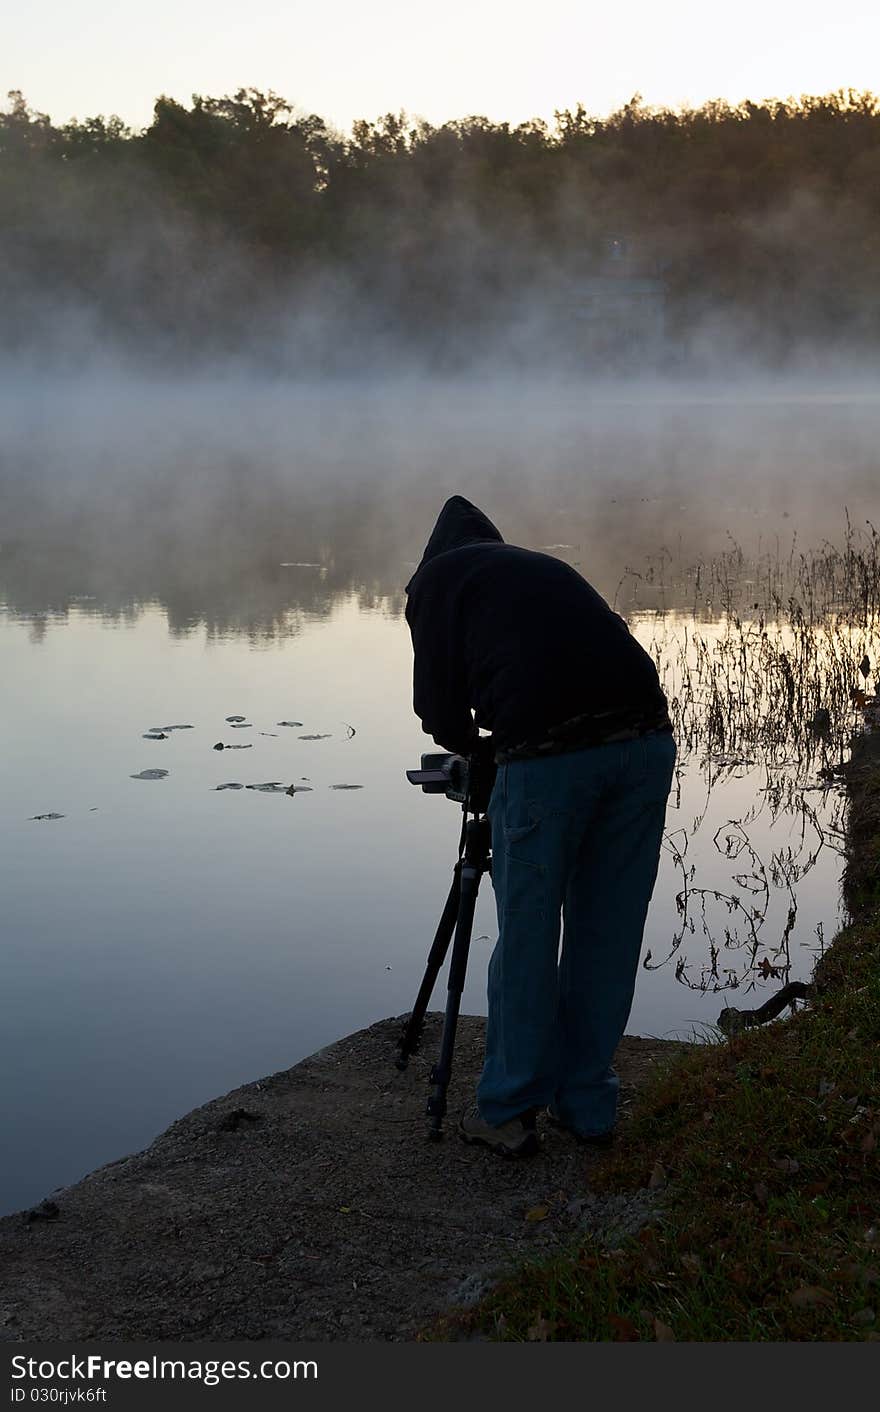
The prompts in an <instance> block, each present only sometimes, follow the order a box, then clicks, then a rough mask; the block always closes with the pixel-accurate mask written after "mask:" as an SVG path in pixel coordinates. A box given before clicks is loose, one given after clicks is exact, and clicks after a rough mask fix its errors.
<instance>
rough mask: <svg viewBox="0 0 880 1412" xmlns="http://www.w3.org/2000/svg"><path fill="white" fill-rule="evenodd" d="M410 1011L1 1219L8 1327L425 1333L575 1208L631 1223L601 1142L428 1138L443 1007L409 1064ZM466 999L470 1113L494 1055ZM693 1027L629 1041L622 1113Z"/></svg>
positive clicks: (638, 1209) (183, 1333) (27, 1331)
mask: <svg viewBox="0 0 880 1412" xmlns="http://www.w3.org/2000/svg"><path fill="white" fill-rule="evenodd" d="M400 1023H401V1022H400V1020H385V1021H382V1022H380V1023H379V1024H376V1025H373V1026H371V1027H370V1028H369V1029H366V1030H362V1031H360V1032H359V1033H357V1034H354V1035H350V1036H349V1037H348V1038H346V1039H342V1040H340V1041H339V1042H338V1043H336V1044H334V1045H331V1046H330V1047H329V1048H328V1049H324V1050H321V1051H320V1052H319V1053H318V1054H315V1055H312V1056H311V1057H310V1058H308V1059H305V1060H304V1061H303V1062H302V1063H300V1064H297V1065H295V1066H294V1067H293V1068H292V1069H287V1070H285V1071H283V1072H281V1073H278V1074H273V1075H272V1076H271V1077H269V1078H265V1079H261V1080H259V1081H258V1082H257V1083H251V1084H246V1085H245V1086H244V1087H242V1088H239V1089H236V1090H235V1091H234V1092H232V1093H228V1094H226V1095H225V1096H224V1097H222V1098H218V1099H216V1100H215V1101H214V1102H212V1103H208V1104H206V1105H205V1106H204V1107H202V1108H198V1109H196V1110H195V1111H194V1112H192V1113H190V1114H188V1115H187V1116H186V1117H185V1118H181V1119H180V1120H179V1121H178V1122H176V1123H174V1124H173V1125H172V1126H171V1127H170V1128H169V1129H168V1130H167V1132H165V1133H163V1134H162V1135H161V1137H159V1138H157V1140H156V1141H155V1142H154V1143H153V1144H152V1146H150V1147H149V1148H147V1149H146V1151H144V1152H141V1153H138V1154H136V1155H134V1156H130V1157H126V1158H123V1159H122V1160H121V1161H118V1162H113V1163H111V1164H109V1165H108V1166H106V1167H102V1168H100V1169H99V1170H98V1171H96V1172H93V1173H92V1174H91V1175H90V1176H88V1177H85V1178H84V1179H83V1181H81V1182H78V1183H77V1184H76V1185H75V1186H71V1187H67V1188H65V1189H63V1190H61V1191H58V1192H54V1193H52V1195H51V1197H50V1198H49V1203H48V1204H47V1203H44V1208H43V1209H41V1208H35V1210H34V1211H33V1212H31V1213H29V1214H28V1213H20V1214H18V1215H14V1216H7V1217H5V1218H4V1219H3V1220H2V1221H0V1270H2V1274H0V1338H2V1339H4V1340H7V1341H17V1340H41V1341H47V1340H85V1339H91V1340H97V1339H115V1340H123V1339H145V1340H160V1339H167V1340H175V1339H218V1340H223V1339H260V1338H275V1339H288V1340H307V1339H321V1340H324V1339H358V1340H368V1339H389V1340H408V1339H412V1338H414V1337H415V1336H416V1334H417V1332H418V1330H419V1329H420V1327H421V1326H422V1325H424V1323H425V1322H426V1321H427V1320H429V1319H431V1318H432V1317H433V1316H434V1315H435V1314H436V1313H437V1312H439V1311H440V1310H442V1309H444V1308H446V1307H447V1306H448V1305H449V1304H450V1303H467V1302H470V1301H473V1300H474V1299H475V1298H476V1297H477V1296H478V1295H479V1294H480V1292H481V1290H482V1289H483V1288H484V1286H485V1282H486V1281H487V1279H489V1277H490V1276H492V1275H493V1274H495V1273H496V1272H498V1271H500V1270H503V1269H504V1268H505V1267H507V1266H508V1265H510V1264H511V1263H513V1264H516V1263H517V1262H520V1261H521V1260H522V1259H523V1257H525V1256H528V1255H531V1254H535V1253H537V1252H538V1251H550V1250H552V1249H553V1248H554V1247H555V1246H556V1245H557V1244H558V1243H559V1242H560V1241H561V1240H564V1239H565V1238H566V1237H568V1236H570V1235H571V1233H572V1231H573V1230H574V1229H575V1228H576V1227H577V1226H580V1227H585V1228H589V1229H593V1230H596V1231H597V1232H599V1233H600V1235H601V1236H602V1237H604V1238H607V1239H610V1240H611V1241H612V1242H613V1241H614V1238H615V1234H616V1233H621V1234H622V1233H624V1232H626V1231H632V1230H633V1229H636V1228H638V1226H639V1225H640V1224H641V1223H642V1222H643V1221H644V1220H645V1219H646V1216H647V1214H648V1213H649V1211H650V1209H651V1204H652V1196H651V1194H650V1193H648V1192H635V1193H629V1194H627V1195H624V1196H613V1195H612V1196H609V1195H604V1196H602V1197H599V1196H596V1195H591V1192H590V1173H591V1170H593V1169H594V1167H595V1164H596V1162H597V1161H600V1160H601V1158H600V1157H597V1156H596V1155H594V1154H592V1153H586V1152H585V1151H584V1150H583V1149H581V1148H579V1147H577V1146H576V1145H575V1143H574V1142H573V1141H572V1139H571V1138H569V1137H567V1136H566V1135H565V1134H559V1133H557V1132H555V1131H550V1132H549V1133H548V1134H547V1138H546V1145H545V1150H544V1152H543V1153H542V1154H541V1155H540V1156H538V1157H536V1158H534V1159H532V1160H528V1161H504V1160H503V1159H501V1158H496V1157H494V1156H493V1155H492V1154H491V1153H488V1152H486V1151H484V1150H483V1149H481V1148H476V1147H469V1146H466V1145H465V1144H463V1143H461V1142H460V1141H459V1140H458V1139H457V1138H456V1137H455V1136H454V1135H453V1134H452V1133H451V1132H450V1134H449V1135H448V1136H447V1138H446V1139H445V1140H444V1141H443V1142H442V1143H439V1144H434V1143H428V1142H427V1141H426V1140H425V1123H424V1117H423V1115H424V1103H425V1097H426V1093H427V1075H428V1070H429V1068H430V1065H431V1062H432V1061H433V1059H434V1057H435V1056H436V1052H437V1047H438V1043H439V1033H440V1020H439V1017H437V1016H431V1017H429V1023H428V1027H427V1034H426V1040H425V1044H424V1046H423V1051H422V1053H421V1054H420V1055H417V1056H416V1057H415V1058H414V1059H413V1060H412V1061H411V1063H410V1067H409V1070H408V1071H407V1072H405V1073H399V1072H398V1071H397V1070H396V1069H395V1067H394V1064H393V1057H394V1042H395V1040H396V1038H397V1035H398V1033H399V1030H400ZM484 1024H485V1022H484V1021H483V1020H482V1019H479V1018H474V1017H465V1018H463V1019H462V1022H461V1027H460V1031H459V1040H458V1044H457V1048H456V1071H455V1074H454V1077H453V1083H452V1086H451V1088H450V1115H451V1118H452V1119H453V1121H450V1122H449V1124H448V1126H449V1127H450V1128H451V1127H453V1126H454V1117H455V1116H457V1114H458V1112H459V1111H460V1109H461V1107H462V1106H463V1104H464V1103H465V1102H466V1101H467V1100H468V1099H469V1098H470V1096H471V1093H472V1089H473V1084H474V1082H475V1079H476V1076H477V1073H478V1070H479V1066H480V1062H481V1058H482V1046H483V1037H484ZM683 1047H686V1046H682V1045H678V1044H674V1043H667V1042H664V1041H659V1040H646V1039H633V1038H626V1039H624V1041H623V1043H622V1045H621V1049H620V1052H619V1054H618V1059H617V1067H618V1070H619V1072H620V1075H621V1079H622V1082H623V1105H622V1119H621V1121H622V1123H624V1124H625V1123H626V1120H627V1109H628V1106H629V1104H630V1102H631V1101H632V1098H633V1095H634V1094H635V1092H636V1091H637V1089H638V1088H639V1086H640V1085H641V1084H642V1083H643V1082H644V1081H645V1079H646V1078H647V1077H648V1076H649V1075H651V1074H653V1073H654V1072H655V1071H656V1069H657V1067H658V1064H660V1063H662V1061H663V1060H664V1059H665V1058H666V1057H667V1056H668V1055H670V1054H674V1053H675V1052H676V1051H677V1050H679V1049H681V1048H683Z"/></svg>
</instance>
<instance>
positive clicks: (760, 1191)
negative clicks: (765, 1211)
mask: <svg viewBox="0 0 880 1412" xmlns="http://www.w3.org/2000/svg"><path fill="white" fill-rule="evenodd" d="M753 1190H754V1193H755V1200H756V1201H757V1203H758V1205H759V1206H766V1205H767V1202H768V1201H769V1200H770V1192H769V1191H768V1189H767V1186H766V1183H764V1182H755V1185H754V1188H753Z"/></svg>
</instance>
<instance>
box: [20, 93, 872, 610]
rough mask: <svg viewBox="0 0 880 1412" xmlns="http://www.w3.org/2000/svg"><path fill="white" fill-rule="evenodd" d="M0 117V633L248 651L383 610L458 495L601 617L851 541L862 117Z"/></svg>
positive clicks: (269, 102) (286, 110)
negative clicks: (234, 628) (149, 604)
mask: <svg viewBox="0 0 880 1412" xmlns="http://www.w3.org/2000/svg"><path fill="white" fill-rule="evenodd" d="M10 97H11V103H10V109H9V111H8V112H7V113H6V114H5V115H2V117H0V192H2V194H3V197H4V203H5V208H6V210H7V212H8V216H9V219H8V221H7V222H6V224H5V225H4V230H3V232H2V235H0V253H2V257H3V259H2V266H0V271H2V272H0V296H2V299H0V332H2V343H0V350H2V351H0V495H2V503H3V517H2V528H0V555H2V557H0V578H2V586H3V591H4V594H5V596H6V599H7V603H8V605H9V606H11V607H12V608H13V609H14V610H15V611H18V612H20V613H22V614H24V615H26V616H27V615H28V614H30V615H33V616H34V618H35V620H38V618H39V615H40V614H41V613H45V612H64V611H66V608H67V607H68V606H69V605H70V603H71V602H72V601H74V600H75V599H77V598H80V599H89V600H97V601H100V602H101V603H103V604H104V605H105V606H106V608H107V609H108V611H111V612H116V611H119V612H126V611H131V610H133V609H134V608H135V607H136V605H137V604H138V603H139V602H143V601H148V600H150V601H151V600H153V599H156V598H159V599H161V600H162V601H163V602H165V604H166V606H167V607H168V611H169V620H170V622H171V625H172V627H173V628H174V629H178V628H179V629H181V630H185V629H186V627H187V626H188V625H191V624H192V623H193V622H194V621H200V620H204V621H205V622H207V623H208V624H209V625H211V626H213V627H215V628H217V630H221V629H222V628H223V625H224V624H230V623H233V624H238V626H239V627H240V628H241V629H242V630H248V631H255V632H270V633H271V632H274V631H276V630H279V624H280V623H281V622H282V621H287V619H286V617H285V613H286V607H287V606H289V600H290V594H291V591H292V585H293V582H294V580H296V584H295V594H296V595H297V602H298V603H300V604H301V606H302V607H303V609H304V610H305V611H309V612H326V611H328V608H329V605H331V604H332V603H333V602H334V601H335V600H336V599H337V598H338V597H339V595H340V594H344V593H352V592H355V593H357V594H359V595H360V596H361V598H362V599H363V600H364V601H365V602H370V601H375V600H376V599H383V600H387V602H388V603H389V604H390V605H391V607H392V609H399V607H400V604H401V593H402V587H403V585H404V584H405V582H406V579H407V578H408V576H409V572H411V567H412V563H413V561H415V560H417V559H418V557H419V555H420V553H421V548H422V546H423V544H424V541H425V539H426V537H427V533H428V531H429V529H430V525H431V523H432V522H433V519H434V517H435V515H436V513H437V510H438V509H439V506H440V505H441V504H442V502H443V500H444V499H445V498H446V496H447V495H449V494H452V493H455V492H460V493H464V494H466V495H468V496H469V497H470V498H472V499H474V500H476V501H478V502H479V503H480V504H481V505H483V506H484V508H485V509H486V510H487V512H488V513H489V514H490V515H492V516H493V518H495V519H496V520H497V522H498V523H499V525H500V527H501V529H502V532H503V533H504V534H505V535H506V537H508V538H510V539H513V540H518V541H519V542H522V543H527V544H530V545H533V546H539V545H551V546H553V545H555V546H557V548H556V550H555V552H558V553H560V554H561V555H563V556H564V557H568V558H570V559H571V560H572V561H573V562H575V563H577V564H578V567H580V568H581V570H582V572H584V573H585V574H586V575H587V577H589V578H590V579H591V580H592V581H593V582H595V583H596V584H597V586H598V587H599V588H600V589H601V590H602V591H604V592H606V593H608V594H609V595H610V594H612V593H613V592H614V590H615V586H616V585H617V584H618V582H619V580H620V577H621V574H622V573H623V572H624V570H625V569H626V568H627V567H628V566H630V567H633V568H634V569H635V570H636V571H639V570H640V569H643V568H644V565H645V562H646V560H648V559H650V557H651V556H656V555H657V554H658V553H661V552H664V553H668V554H670V555H671V554H673V553H675V555H677V556H678V558H679V559H682V560H687V559H688V558H691V559H698V558H700V557H701V556H704V555H707V554H711V553H712V552H715V551H718V550H723V549H724V548H725V547H726V546H727V545H728V544H729V543H730V539H731V537H734V538H735V539H736V540H737V541H738V542H740V541H741V542H743V543H744V546H745V547H746V548H747V549H749V550H750V551H754V552H760V551H761V549H762V548H763V549H765V550H766V548H767V546H768V543H769V542H770V540H771V538H772V537H773V536H775V537H776V539H777V542H779V540H780V536H781V537H782V539H790V538H791V536H793V535H795V534H799V535H800V536H802V540H801V542H806V543H811V542H812V543H815V542H818V541H821V540H822V539H824V538H826V537H828V536H829V535H830V536H833V535H834V534H835V533H838V532H839V531H840V530H841V528H842V524H843V519H844V511H845V508H846V510H848V511H849V512H850V513H851V514H853V515H854V516H856V517H857V516H858V514H859V513H861V511H860V508H859V507H860V506H863V505H864V506H867V507H868V508H867V509H866V510H865V513H866V514H867V513H870V505H869V502H870V496H871V490H872V485H873V482H874V480H875V478H876V452H875V448H876V445H877V441H878V438H877V432H878V420H880V401H878V399H877V397H876V395H875V391H874V389H875V388H876V386H877V371H878V370H877V363H876V347H877V334H878V332H880V304H878V301H877V298H876V288H877V287H878V285H877V274H878V271H877V269H876V260H877V254H876V248H875V242H874V240H873V229H874V224H875V221H876V211H875V209H874V206H875V201H876V183H873V184H872V183H870V182H869V181H867V180H866V176H869V175H870V171H871V170H873V168H872V166H871V164H872V162H874V161H875V156H874V155H873V154H875V152H876V137H877V133H878V132H880V113H878V105H877V102H876V100H875V99H874V98H873V97H872V96H871V95H858V94H853V93H849V94H846V93H841V94H837V95H829V96H827V97H825V98H821V99H819V98H816V99H802V100H801V101H800V103H799V104H791V103H789V104H781V103H769V104H764V105H754V104H744V105H742V106H741V107H740V108H738V109H731V108H728V107H726V106H725V105H723V104H710V105H706V106H705V107H704V108H703V109H700V110H698V111H694V112H691V111H685V112H681V113H677V114H674V113H670V112H668V111H666V110H653V109H647V108H645V107H643V106H642V105H640V103H639V102H638V101H637V100H633V103H631V104H629V105H627V106H626V108H625V109H623V110H621V112H619V113H617V114H614V115H612V116H611V118H608V119H605V120H598V119H595V118H591V117H590V116H589V115H588V114H587V113H586V112H585V110H584V109H583V108H578V109H577V110H575V111H573V112H566V113H561V114H559V115H558V118H557V125H556V130H555V131H552V132H551V131H549V130H548V129H547V127H546V126H545V125H544V124H541V123H537V122H535V123H528V124H521V125H520V126H519V127H516V128H511V127H509V125H506V124H492V123H489V122H488V120H486V119H483V118H476V117H475V118H473V119H469V120H467V121H466V122H461V123H450V124H446V125H444V126H443V127H440V128H431V127H430V126H429V125H427V124H423V123H422V124H418V123H413V122H410V121H409V120H408V119H406V117H405V115H386V117H384V118H382V119H380V120H378V121H376V122H372V123H370V122H362V123H358V124H355V127H354V129H353V132H352V134H351V135H349V136H345V135H343V134H339V133H336V132H334V131H332V129H330V128H329V127H328V126H327V125H326V124H325V123H324V122H323V121H322V120H321V119H320V118H319V117H317V116H314V115H312V116H308V117H306V116H297V115H296V114H295V110H294V109H293V108H292V107H291V105H289V104H287V103H285V102H284V101H283V100H282V99H279V98H277V97H276V96H275V95H271V94H270V95H264V94H260V93H258V92H257V91H255V90H241V91H240V92H239V93H237V94H236V95H235V97H234V98H224V99H207V98H200V97H196V98H194V100H193V104H192V106H191V108H189V109H187V108H184V107H182V106H181V105H179V104H176V103H174V102H172V101H171V100H168V99H162V98H160V99H159V100H158V101H157V104H156V109H155V115H154V121H153V123H152V125H151V126H150V128H148V129H147V130H145V131H144V132H143V133H132V132H130V131H129V130H128V129H126V128H125V127H124V125H122V124H121V123H120V122H119V120H118V119H113V118H110V119H105V118H93V119H88V120H85V121H81V122H73V123H70V124H68V125H67V126H66V127H64V128H55V127H53V126H52V125H51V124H50V123H49V121H48V119H47V118H45V117H43V116H42V115H40V114H38V113H34V112H33V111H32V110H30V109H29V108H28V106H27V103H26V101H25V100H24V99H23V98H22V97H21V95H18V94H13V95H11V96H10ZM303 563H306V564H309V563H317V564H319V565H320V572H318V573H314V572H313V573H311V574H308V573H306V572H305V571H303V572H298V571H296V572H294V571H293V568H292V566H295V565H297V564H303ZM633 581H634V580H633Z"/></svg>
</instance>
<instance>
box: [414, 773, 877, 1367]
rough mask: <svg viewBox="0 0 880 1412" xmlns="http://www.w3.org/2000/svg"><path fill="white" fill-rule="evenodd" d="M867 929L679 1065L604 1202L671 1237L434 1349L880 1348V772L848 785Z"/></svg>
mask: <svg viewBox="0 0 880 1412" xmlns="http://www.w3.org/2000/svg"><path fill="white" fill-rule="evenodd" d="M849 790H850V803H849V811H850V819H849V829H848V845H847V849H848V867H847V873H846V876H845V889H846V897H847V905H848V908H849V911H850V915H851V916H852V917H853V921H852V922H851V924H850V925H849V926H847V927H846V928H845V929H844V930H843V931H841V932H840V933H839V934H838V936H837V937H836V938H835V940H834V943H833V946H831V947H830V948H829V949H828V950H827V951H826V952H825V954H824V955H823V957H822V958H821V959H820V961H819V963H818V966H817V968H816V973H815V977H814V979H815V982H816V991H817V994H816V1000H815V1003H814V1004H813V1005H812V1006H811V1008H809V1009H808V1010H802V1011H800V1012H799V1013H797V1014H796V1015H794V1016H792V1017H791V1018H790V1019H787V1020H779V1021H775V1022H774V1023H772V1024H770V1025H768V1026H765V1027H763V1028H760V1029H752V1030H749V1031H746V1032H744V1033H743V1034H741V1035H739V1036H737V1037H736V1038H734V1039H732V1040H730V1041H729V1042H724V1043H719V1044H709V1045H700V1046H695V1048H694V1050H693V1051H692V1052H689V1053H686V1054H685V1055H684V1056H683V1057H682V1058H681V1059H679V1060H676V1061H671V1062H670V1065H669V1067H668V1068H667V1069H666V1070H665V1072H663V1073H662V1074H660V1075H658V1077H657V1078H656V1079H655V1081H654V1082H653V1083H652V1085H651V1086H650V1087H649V1088H648V1089H646V1090H645V1091H644V1092H643V1093H642V1095H641V1097H640V1100H639V1103H638V1107H637V1111H636V1115H635V1117H634V1118H633V1120H632V1121H631V1122H630V1123H628V1124H627V1127H626V1131H625V1134H624V1135H623V1136H622V1140H621V1144H620V1148H619V1150H618V1152H617V1153H616V1154H615V1155H614V1157H613V1158H612V1159H611V1160H609V1161H607V1162H606V1163H605V1164H603V1166H602V1167H601V1169H600V1170H599V1171H598V1173H596V1175H595V1176H593V1177H592V1185H593V1187H594V1188H597V1187H598V1188H600V1189H602V1188H604V1189H605V1190H609V1191H620V1190H627V1189H630V1190H636V1189H640V1188H644V1187H648V1186H653V1187H655V1188H659V1187H660V1186H662V1189H663V1200H662V1210H661V1215H660V1218H659V1220H658V1221H657V1222H656V1223H655V1224H654V1225H652V1226H650V1227H648V1228H645V1229H644V1230H643V1231H642V1232H641V1233H640V1235H639V1236H637V1237H634V1238H631V1239H628V1240H626V1241H624V1242H623V1243H621V1245H620V1246H619V1247H618V1248H616V1249H612V1250H608V1249H603V1248H602V1247H601V1246H600V1245H598V1244H596V1243H594V1242H593V1241H591V1240H587V1239H581V1240H579V1241H576V1242H574V1243H573V1244H572V1246H571V1248H570V1250H568V1251H567V1252H566V1253H565V1255H564V1256H559V1257H557V1258H555V1259H553V1260H552V1261H550V1262H545V1263H541V1264H532V1265H529V1266H526V1267H525V1268H524V1269H523V1270H521V1271H520V1272H519V1273H518V1274H517V1275H516V1276H515V1277H512V1278H510V1279H507V1280H506V1281H505V1282H504V1283H502V1284H501V1285H499V1286H498V1287H497V1288H496V1289H495V1290H494V1291H493V1292H492V1294H491V1295H490V1296H489V1297H488V1298H487V1299H485V1300H484V1301H483V1302H482V1303H481V1304H480V1305H479V1306H478V1307H477V1308H476V1309H475V1310H473V1311H469V1312H467V1313H463V1314H461V1315H456V1314H452V1315H450V1316H449V1317H448V1318H446V1319H445V1320H443V1321H441V1323H440V1324H439V1325H438V1326H437V1327H436V1328H435V1329H433V1330H432V1331H431V1333H430V1335H428V1336H429V1337H431V1338H434V1339H436V1338H439V1339H450V1338H460V1337H462V1336H467V1334H468V1333H475V1332H481V1333H482V1334H483V1335H484V1336H488V1337H490V1338H492V1339H501V1340H515V1341H527V1340H541V1341H554V1340H566V1341H591V1342H596V1341H606V1340H624V1341H636V1340H658V1339H659V1340H667V1339H676V1340H680V1341H697V1342H710V1341H712V1342H715V1341H728V1340H732V1341H777V1342H779V1341H784V1342H788V1341H843V1340H865V1339H870V1340H880V1162H878V1152H880V765H878V764H877V763H874V764H868V765H865V766H861V767H859V768H857V769H851V771H850V778H849Z"/></svg>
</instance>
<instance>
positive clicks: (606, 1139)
mask: <svg viewBox="0 0 880 1412" xmlns="http://www.w3.org/2000/svg"><path fill="white" fill-rule="evenodd" d="M547 1121H548V1122H550V1123H552V1124H553V1126H554V1128H561V1129H562V1131H563V1132H567V1133H570V1134H571V1136H572V1137H573V1138H574V1140H575V1142H577V1143H579V1144H580V1145H581V1147H597V1148H609V1147H611V1145H612V1144H613V1142H614V1129H613V1128H609V1129H608V1131H607V1132H604V1133H581V1132H578V1130H577V1128H572V1127H570V1126H569V1124H568V1123H564V1122H563V1121H562V1119H561V1118H560V1117H559V1115H558V1113H554V1112H553V1109H552V1108H548V1109H547Z"/></svg>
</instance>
